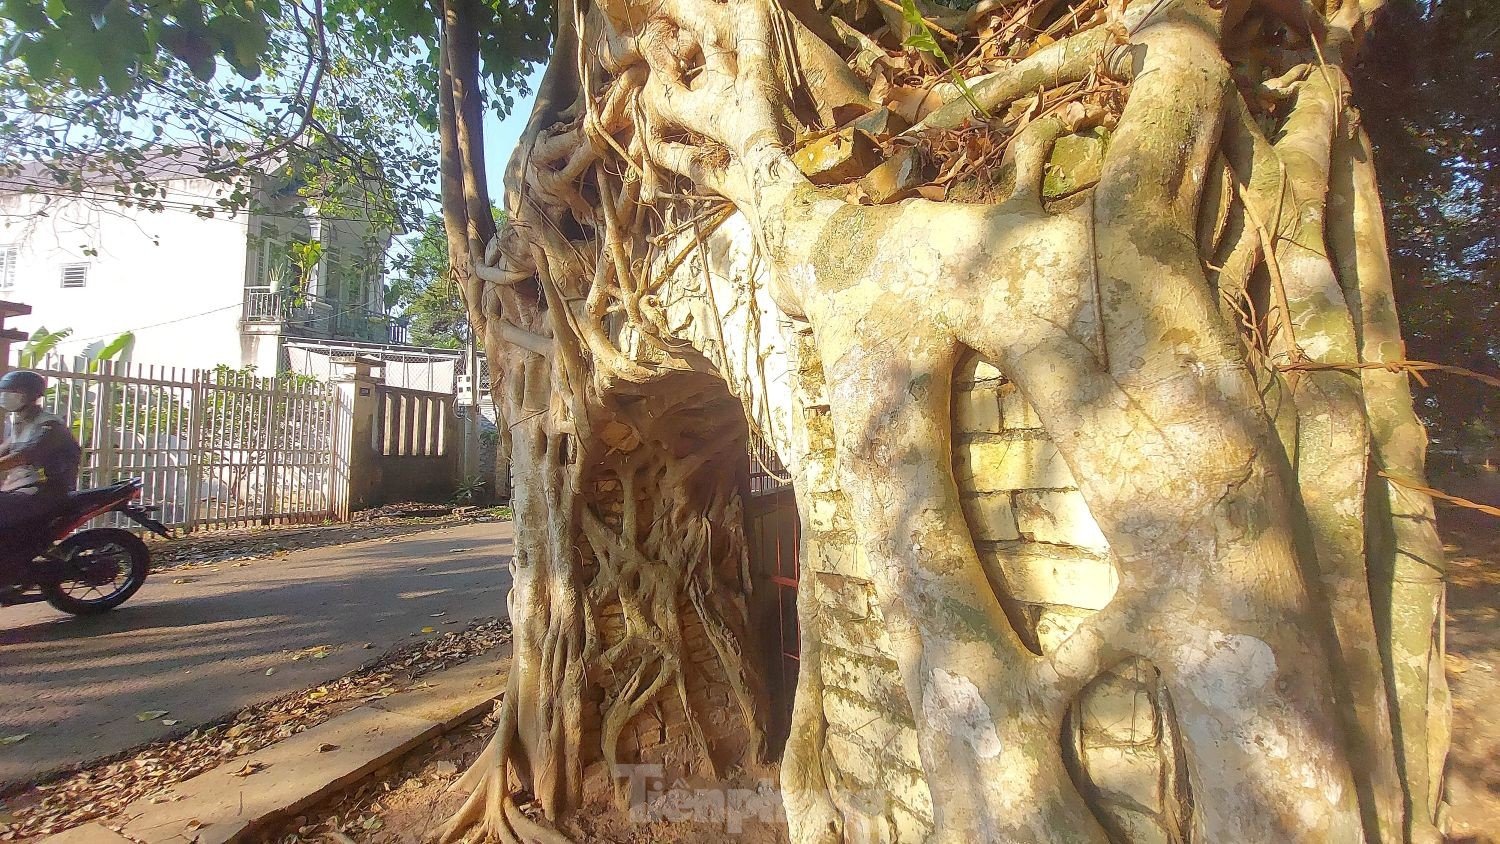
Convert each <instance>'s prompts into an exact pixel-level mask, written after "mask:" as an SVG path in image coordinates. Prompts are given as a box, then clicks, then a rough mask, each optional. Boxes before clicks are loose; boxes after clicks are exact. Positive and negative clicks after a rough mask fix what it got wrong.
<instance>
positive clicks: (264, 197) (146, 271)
mask: <svg viewBox="0 0 1500 844" xmlns="http://www.w3.org/2000/svg"><path fill="white" fill-rule="evenodd" d="M147 169H148V170H149V171H150V174H151V179H150V181H151V183H152V184H153V185H156V186H158V187H162V188H164V189H165V195H157V196H153V197H152V201H153V202H160V203H161V205H162V206H163V207H162V208H161V210H143V209H140V208H133V207H124V206H122V205H120V204H119V203H118V201H117V199H116V197H117V194H116V190H117V188H116V183H115V180H114V179H113V178H103V177H92V178H91V177H89V176H88V175H85V177H84V178H83V179H82V184H81V186H80V185H77V184H75V185H67V186H65V185H60V184H59V183H58V182H57V180H56V179H55V178H54V177H53V176H52V175H51V174H50V173H48V172H47V171H46V170H45V168H41V167H29V168H24V169H22V170H21V171H20V172H16V173H10V174H8V175H7V173H6V171H3V170H0V299H9V300H13V301H18V302H24V303H26V304H28V305H30V306H31V307H32V313H31V315H30V316H28V317H23V318H20V319H16V320H14V326H15V327H16V328H20V329H23V330H26V331H34V330H36V329H37V328H39V327H46V328H48V329H50V330H54V331H55V330H58V329H63V328H68V329H72V332H73V334H72V337H71V338H70V339H69V340H68V341H67V342H66V343H64V344H63V346H62V347H61V350H62V351H64V352H66V353H82V352H84V351H85V350H86V349H87V348H88V347H89V346H91V345H99V344H103V343H107V342H109V341H110V340H111V339H113V338H114V337H116V336H118V335H120V334H121V333H123V332H126V331H130V332H133V333H134V335H135V344H134V346H133V348H132V349H131V350H130V351H129V353H128V357H129V358H130V359H132V360H135V361H139V362H144V363H157V364H167V365H174V366H186V367H203V368H207V367H213V366H216V365H220V364H225V365H229V366H232V367H242V366H253V367H255V368H256V369H257V370H258V371H259V372H260V373H261V374H263V375H266V374H271V373H273V372H275V371H277V370H278V369H284V368H285V367H286V366H287V357H286V353H285V348H286V344H287V342H288V341H296V342H302V343H306V342H317V341H319V340H321V341H325V342H326V341H330V340H332V341H359V342H364V343H374V344H389V343H402V342H404V340H405V338H404V331H405V329H404V328H403V327H402V326H401V325H400V324H398V323H397V321H395V320H393V319H392V318H391V317H390V315H389V314H388V313H387V312H386V309H385V298H384V297H385V285H384V269H383V258H384V255H385V252H386V249H387V247H388V246H389V244H390V239H391V232H389V231H387V230H384V229H381V228H380V227H377V226H374V225H372V224H371V223H370V222H369V221H366V220H363V219H357V218H355V217H354V216H353V215H348V216H344V217H339V216H334V215H328V216H320V215H319V214H318V213H317V212H316V211H311V212H302V211H298V210H297V205H298V202H297V197H296V195H295V193H296V191H295V185H293V184H290V183H289V181H288V179H286V178H284V177H282V176H281V175H279V174H277V173H270V174H265V175H257V176H255V177H254V178H253V179H252V182H253V183H252V184H249V185H248V186H247V187H248V189H249V190H250V191H251V194H252V197H253V199H252V201H251V203H250V206H251V208H252V209H254V210H253V211H251V212H240V213H238V214H233V215H230V214H226V213H224V212H223V211H219V212H217V213H215V214H213V215H212V216H207V215H206V214H204V213H203V211H202V209H205V208H214V207H216V206H217V205H218V203H219V201H220V199H221V198H222V197H224V196H226V195H227V193H228V192H229V190H230V187H229V186H227V185H224V184H221V183H217V182H213V181H210V180H208V179H204V178H202V176H201V172H202V170H201V161H200V160H197V157H196V156H194V155H193V154H192V152H191V151H189V152H187V153H183V154H178V155H174V156H163V157H161V158H160V159H158V160H155V161H152V162H150V163H149V165H148V168H147ZM312 241H316V242H317V243H319V244H321V257H320V259H319V260H318V261H317V263H316V266H315V267H308V268H307V270H306V271H302V270H301V269H300V268H299V267H298V264H297V260H296V259H294V255H299V256H301V258H302V259H303V260H306V258H307V256H309V255H310V254H312V253H310V252H308V251H307V250H301V251H299V250H298V249H297V248H296V247H297V245H298V244H306V243H308V242H312Z"/></svg>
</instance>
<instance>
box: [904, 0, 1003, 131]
mask: <svg viewBox="0 0 1500 844" xmlns="http://www.w3.org/2000/svg"><path fill="white" fill-rule="evenodd" d="M901 19H902V20H904V21H906V25H907V27H908V28H909V29H910V30H911V34H909V35H907V36H906V40H904V41H902V42H901V43H902V44H903V45H905V46H907V47H911V48H912V49H914V50H917V51H918V52H922V53H926V54H927V55H929V56H932V57H933V58H934V59H937V61H938V64H940V65H942V66H943V69H944V70H947V71H948V78H949V79H950V80H951V81H952V82H953V84H954V86H955V87H957V88H958V92H959V94H960V95H962V96H963V98H964V99H965V100H968V102H969V106H970V107H971V108H973V109H974V112H975V113H976V114H978V115H979V116H980V117H983V118H984V119H985V120H989V119H990V113H989V112H988V111H986V110H985V108H984V106H982V105H980V103H979V99H978V98H977V97H975V96H974V91H973V89H971V88H970V87H969V83H968V82H967V81H966V80H965V79H964V78H963V77H962V76H959V75H958V70H957V69H955V68H954V67H953V62H952V61H951V60H950V59H949V58H948V54H947V53H945V52H943V48H942V46H940V45H939V44H938V42H937V36H935V35H933V34H932V28H931V27H929V26H928V25H927V20H926V19H925V18H923V17H922V13H921V12H920V11H918V10H917V4H916V3H915V2H913V0H901Z"/></svg>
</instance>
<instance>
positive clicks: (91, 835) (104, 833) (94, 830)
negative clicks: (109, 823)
mask: <svg viewBox="0 0 1500 844" xmlns="http://www.w3.org/2000/svg"><path fill="white" fill-rule="evenodd" d="M41 844H132V842H131V840H130V839H129V838H126V837H125V836H123V835H121V834H120V833H118V832H115V831H114V830H112V829H109V828H107V827H103V826H100V825H99V824H96V823H86V824H84V825H83V826H75V827H73V828H72V829H70V830H68V831H67V832H59V833H58V834H56V835H49V836H47V837H46V838H43V839H42V841H41Z"/></svg>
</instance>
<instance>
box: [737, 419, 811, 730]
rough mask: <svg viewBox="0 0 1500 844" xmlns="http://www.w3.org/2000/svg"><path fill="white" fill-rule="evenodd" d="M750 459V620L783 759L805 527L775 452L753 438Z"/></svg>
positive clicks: (797, 647)
mask: <svg viewBox="0 0 1500 844" xmlns="http://www.w3.org/2000/svg"><path fill="white" fill-rule="evenodd" d="M749 459H750V483H749V490H748V491H749V496H748V497H747V498H746V502H745V536H746V540H747V542H748V544H749V554H750V572H751V576H752V577H753V578H754V579H755V588H754V591H753V595H754V596H755V598H754V601H753V605H752V607H751V614H752V617H753V622H754V623H755V627H756V629H757V630H760V631H763V635H762V638H761V641H760V643H759V644H760V649H761V660H760V661H761V667H762V671H763V673H764V675H765V676H766V678H767V687H768V688H767V691H768V692H769V693H770V697H771V717H770V723H769V724H768V729H767V739H768V745H769V747H771V748H773V750H774V752H777V753H779V750H780V748H781V747H782V746H783V745H784V744H785V743H786V737H787V733H788V732H789V731H790V729H791V723H792V704H793V702H794V701H795V699H796V693H797V671H798V669H799V667H800V660H799V657H800V655H801V630H800V626H799V624H798V621H797V584H798V580H799V579H800V577H801V574H802V571H801V568H802V567H801V553H800V549H801V541H802V522H801V519H800V517H799V516H798V515H797V499H796V496H795V494H794V493H793V492H792V486H791V482H790V479H789V478H787V477H786V470H785V469H784V468H783V467H782V465H781V461H780V460H779V459H778V458H777V456H776V452H775V451H774V450H773V449H772V448H771V447H770V446H768V445H766V443H764V442H763V441H761V440H760V439H759V438H758V437H756V436H755V435H754V434H751V436H750V445H749Z"/></svg>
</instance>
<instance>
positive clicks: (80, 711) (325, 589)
mask: <svg viewBox="0 0 1500 844" xmlns="http://www.w3.org/2000/svg"><path fill="white" fill-rule="evenodd" d="M511 536H512V534H511V525H510V523H509V522H481V523H475V524H469V525H460V526H457V527H452V528H443V529H440V530H434V531H429V532H425V533H418V534H414V535H410V536H404V537H400V538H398V539H395V540H383V539H382V540H371V541H368V542H360V543H355V544H352V545H345V546H340V547H335V548H321V549H315V550H308V551H296V552H292V553H291V554H289V555H287V556H285V557H281V558H278V559H271V560H257V561H254V562H251V563H250V564H249V565H245V566H239V567H235V566H231V565H229V564H227V563H226V564H224V565H222V566H220V569H219V571H217V572H210V571H208V570H207V569H201V568H200V569H177V570H174V571H166V572H160V573H157V574H154V575H152V577H151V578H150V579H148V580H147V581H146V585H145V586H144V587H142V588H141V591H140V592H139V593H137V594H136V595H135V597H133V598H131V600H130V601H129V602H127V603H126V604H125V605H124V606H122V607H120V608H119V609H116V610H115V611H113V612H111V613H107V614H105V615H102V616H97V617H93V618H74V617H72V616H68V615H65V614H63V613H60V612H58V611H56V610H54V609H52V608H51V607H50V606H48V605H46V604H30V605H25V606H19V607H5V608H0V737H5V736H14V735H17V734H20V733H28V734H29V735H28V736H27V737H26V739H25V740H23V741H20V742H16V743H12V744H4V745H0V785H3V784H7V783H18V782H26V781H30V780H32V779H34V778H36V777H37V776H39V775H42V774H44V773H47V772H49V771H55V770H59V769H62V768H67V767H70V766H72V765H75V764H78V763H81V762H87V761H91V760H93V759H98V758H102V757H105V756H109V755H112V754H114V753H118V752H120V751H122V750H127V749H129V748H131V747H135V746H137V745H140V744H144V743H146V742H149V741H152V740H153V739H157V738H161V737H163V736H166V735H175V734H179V733H182V732H184V731H186V730H187V729H189V728H191V727H193V726H195V725H199V724H203V723H208V722H211V721H215V720H217V719H219V718H222V717H223V716H225V715H228V714H230V713H232V712H235V711H237V710H239V709H241V708H243V707H245V706H247V705H249V704H252V703H255V702H258V701H262V700H267V699H270V698H274V697H277V696H279V695H282V694H284V693H286V692H290V691H294V690H296V689H300V688H305V687H307V686H311V685H315V684H317V683H320V682H323V681H325V680H328V679H332V678H334V677H338V676H341V675H343V674H346V673H348V672H349V671H352V670H354V669H356V668H358V667H360V666H361V665H363V664H365V663H366V662H369V661H371V660H372V659H374V658H375V657H376V656H378V655H379V654H381V653H383V652H384V651H385V650H387V649H389V648H390V647H392V646H394V645H399V644H402V643H406V642H410V641H413V640H414V636H420V635H422V634H421V632H420V631H421V629H422V628H423V627H436V628H437V629H439V630H442V629H445V628H447V629H453V628H454V627H455V626H462V625H464V624H466V623H467V622H469V621H471V620H473V619H475V618H483V617H489V616H503V615H504V614H505V611H506V610H505V605H506V602H505V598H506V594H507V592H508V590H509V589H510V574H509V569H508V563H509V560H510V554H511ZM178 579H183V580H186V581H188V582H184V583H176V582H174V581H176V580H178ZM435 613H443V615H442V616H440V617H434V614H435ZM365 643H370V644H371V646H372V647H370V648H366V647H364V645H365ZM319 645H332V646H333V648H332V650H331V652H330V653H329V654H328V656H327V657H326V658H323V659H299V660H295V661H294V660H292V659H291V657H292V654H294V653H296V652H298V651H302V650H305V649H307V648H314V647H317V646H319ZM272 668H274V669H275V670H274V671H273V672H272V673H270V674H267V673H266V671H267V669H272ZM155 710H165V711H166V712H167V713H168V714H167V715H165V716H162V718H165V719H173V720H177V721H179V723H178V724H176V725H173V726H170V727H169V726H166V725H163V724H162V723H161V719H160V718H159V719H157V720H153V721H147V722H144V723H143V722H141V721H139V720H137V718H136V714H137V713H140V712H148V711H155Z"/></svg>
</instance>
